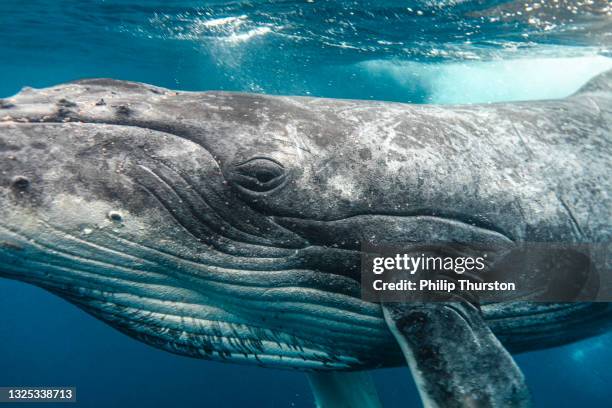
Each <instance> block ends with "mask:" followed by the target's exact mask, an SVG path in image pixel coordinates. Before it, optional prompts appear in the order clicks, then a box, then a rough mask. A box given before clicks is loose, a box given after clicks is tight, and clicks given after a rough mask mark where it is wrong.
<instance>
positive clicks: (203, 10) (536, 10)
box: [0, 0, 612, 407]
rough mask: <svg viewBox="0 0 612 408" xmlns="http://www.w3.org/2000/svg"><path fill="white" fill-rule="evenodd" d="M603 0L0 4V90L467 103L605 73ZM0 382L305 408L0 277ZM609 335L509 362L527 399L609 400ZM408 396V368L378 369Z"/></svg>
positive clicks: (294, 392)
mask: <svg viewBox="0 0 612 408" xmlns="http://www.w3.org/2000/svg"><path fill="white" fill-rule="evenodd" d="M610 56H612V11H611V9H610V4H609V2H608V1H588V2H587V1H585V2H582V1H565V0H558V1H543V0H540V1H535V2H532V1H525V0H522V1H503V0H490V1H488V0H478V1H470V0H437V1H436V0H420V1H418V0H406V1H340V0H339V1H318V0H304V1H258V0H253V1H232V2H229V1H207V0H203V1H184V0H179V1H160V0H151V1H135V0H108V1H93V0H81V1H69V0H56V1H52V0H31V1H22V2H16V1H13V0H0V97H2V96H9V95H11V94H14V93H15V92H17V91H18V90H19V89H20V88H21V87H23V86H33V87H43V86H48V85H53V84H56V83H59V82H63V81H68V80H74V79H78V78H84V77H113V78H119V79H128V80H135V81H142V82H148V83H152V84H156V85H159V86H165V87H169V88H176V89H185V90H208V89H221V90H239V91H248V92H264V93H270V94H291V95H312V96H324V97H339V98H358V99H378V100H391V101H402V102H413V103H471V102H492V101H501V100H518V99H538V98H555V97H563V96H566V95H568V94H570V93H572V92H573V91H575V90H576V89H577V88H578V87H579V86H580V85H582V84H583V83H584V82H585V81H587V80H588V79H589V78H590V77H592V76H593V75H595V74H597V73H599V72H602V71H604V70H606V69H609V68H612V59H611V58H610ZM0 311H1V312H2V320H1V324H0V386H9V385H11V386H12V385H18V386H28V385H29V386H35V385H74V386H76V387H77V388H78V398H79V402H78V404H77V406H83V407H131V406H147V407H167V406H181V407H202V406H207V407H217V406H219V407H245V406H257V407H260V406H261V407H312V406H313V399H312V396H311V394H310V391H309V389H308V384H307V382H306V380H305V377H304V375H303V374H300V373H297V372H286V371H276V370H267V369H259V368H254V367H246V366H234V365H223V364H218V363H211V362H206V361H200V360H194V359H189V358H184V357H178V356H174V355H171V354H167V353H165V352H162V351H158V350H155V349H153V348H150V347H148V346H145V345H143V344H140V343H138V342H136V341H134V340H131V339H129V338H127V337H125V336H123V335H121V334H119V333H117V332H115V331H114V330H113V329H111V328H109V327H107V326H106V325H104V324H102V323H100V322H98V321H96V320H95V319H93V318H91V317H89V316H88V315H86V314H85V313H84V312H82V311H80V310H78V309H76V308H75V307H73V306H71V305H69V304H68V303H66V302H64V301H62V300H61V299H59V298H56V297H54V296H52V295H49V294H47V293H45V292H44V291H42V290H40V289H37V288H34V287H30V286H26V285H25V284H21V283H17V282H12V281H7V280H0ZM611 346H612V336H611V335H604V336H601V337H598V338H593V339H589V340H585V341H582V342H579V343H576V344H573V345H568V346H564V347H559V348H556V349H552V350H546V351H540V352H532V353H527V354H523V355H519V356H517V360H518V363H519V364H520V366H521V368H522V369H523V370H524V372H525V374H526V376H527V378H528V382H529V385H530V387H531V390H532V392H533V396H534V400H535V402H536V406H551V407H552V406H554V407H574V406H576V405H577V404H582V405H584V406H593V407H606V406H610V405H611V404H612V390H611V388H610V384H611V383H612V372H611V370H610V368H609V367H610V363H611V362H612V347H611ZM375 380H376V382H377V385H378V388H379V392H380V394H381V397H382V399H383V402H384V403H385V406H386V407H404V406H411V405H414V406H418V404H419V402H418V401H419V399H418V396H417V394H416V389H415V387H414V385H413V384H412V380H411V379H410V374H409V372H408V369H407V368H403V369H392V370H380V371H377V372H376V373H375Z"/></svg>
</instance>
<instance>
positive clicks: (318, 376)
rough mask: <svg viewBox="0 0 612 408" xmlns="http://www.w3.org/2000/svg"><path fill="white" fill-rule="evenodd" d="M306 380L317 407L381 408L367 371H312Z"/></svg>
mask: <svg viewBox="0 0 612 408" xmlns="http://www.w3.org/2000/svg"><path fill="white" fill-rule="evenodd" d="M307 375H308V382H309V383H310V388H312V392H313V394H314V397H315V402H316V404H317V408H381V407H382V405H381V403H380V400H379V399H378V393H377V392H376V387H375V386H374V381H373V380H372V376H371V375H370V373H369V372H365V371H353V372H340V371H329V372H328V371H314V372H311V373H308V374H307Z"/></svg>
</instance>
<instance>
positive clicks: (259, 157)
mask: <svg viewBox="0 0 612 408" xmlns="http://www.w3.org/2000/svg"><path fill="white" fill-rule="evenodd" d="M256 160H268V161H271V162H273V163H275V164H277V165H278V166H280V167H281V168H282V169H284V168H285V166H283V164H282V163H281V162H279V161H278V160H275V159H273V158H271V157H266V156H254V157H251V158H250V159H247V160H245V161H242V162H240V163H236V164H234V167H240V166H243V165H245V164H248V163H250V162H253V161H256Z"/></svg>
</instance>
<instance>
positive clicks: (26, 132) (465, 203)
mask: <svg viewBox="0 0 612 408" xmlns="http://www.w3.org/2000/svg"><path fill="white" fill-rule="evenodd" d="M611 122H612V71H610V72H607V73H604V74H601V75H600V76H598V77H596V78H594V79H592V80H591V81H590V82H588V83H587V84H586V85H585V86H584V87H583V88H582V89H581V90H580V91H578V92H577V93H576V94H574V95H571V96H569V97H567V98H564V99H560V100H545V101H530V102H514V103H496V104H480V105H465V106H459V105H457V106H435V105H408V104H400V103H385V102H373V101H357V100H332V99H320V98H306V97H285V96H268V95H258V94H243V93H225V92H182V91H172V90H168V89H164V88H159V87H155V86H151V85H146V84H141V83H135V82H127V81H119V80H111V79H87V80H80V81H76V82H72V83H66V84H61V85H57V86H53V87H50V88H45V89H31V88H25V89H23V90H22V91H21V92H19V93H18V94H17V95H15V96H13V97H10V98H6V99H4V100H1V101H0V157H1V160H0V202H1V205H0V276H1V277H5V278H11V279H17V280H21V281H24V282H27V283H30V284H34V285H37V286H39V287H42V288H44V289H46V290H48V291H50V292H52V293H54V294H57V295H59V296H61V297H62V298H64V299H66V300H67V301H69V302H72V303H73V304H75V305H77V306H78V307H80V308H82V309H84V310H85V311H87V312H88V313H90V314H92V315H93V316H95V317H96V318H99V319H101V320H103V321H104V322H106V323H108V324H109V325H111V326H113V327H115V328H116V329H118V330H120V331H122V332H124V333H126V334H127V335H129V336H132V337H133V338H136V339H138V340H140V341H143V342H145V343H148V344H150V345H152V346H155V347H158V348H161V349H164V350H167V351H170V352H172V353H178V354H182V355H187V356H192V357H197V358H203V359H209V360H217V361H226V362H232V363H244V364H256V365H260V366H263V367H277V368H287V369H298V370H304V371H306V372H307V373H308V375H309V379H310V383H311V385H312V387H313V390H314V391H315V397H316V400H317V403H318V404H319V405H320V406H326V407H327V406H329V407H336V406H339V407H340V406H352V407H358V406H369V407H375V406H379V402H378V399H377V395H376V391H375V390H374V388H373V385H372V383H371V380H370V379H369V377H368V374H367V372H366V370H370V369H375V368H379V367H393V366H401V365H406V364H407V365H408V366H409V367H410V369H411V371H412V373H413V376H414V378H415V381H416V383H417V385H418V388H419V391H420V393H421V397H422V399H423V402H424V404H425V405H426V406H431V407H436V406H443V407H453V406H457V407H463V406H483V407H485V406H526V405H529V393H528V390H527V386H526V381H525V379H524V378H523V375H522V374H521V371H520V370H519V368H518V367H517V365H516V364H515V363H514V361H513V359H512V356H511V353H517V352H521V351H526V350H534V349H539V348H546V347H553V346H556V345H560V344H565V343H568V342H572V341H576V340H578V339H582V338H586V337H589V336H595V335H598V334H600V333H602V332H604V331H606V330H608V329H609V327H610V323H611V322H612V308H611V307H610V306H609V304H608V303H605V302H590V303H587V302H580V303H530V302H518V301H517V302H500V303H491V304H483V305H475V304H472V303H470V302H467V301H465V302H453V303H452V304H451V303H445V302H440V303H423V304H413V303H409V302H406V303H379V302H369V301H365V300H363V299H362V298H361V296H360V275H359V264H360V248H361V246H360V245H361V243H363V242H388V243H393V242H428V241H430V240H432V239H440V240H444V241H453V242H461V241H465V240H471V239H475V238H482V239H485V240H494V241H496V242H522V241H530V242H577V243H579V242H586V243H600V244H607V243H609V242H610V238H611V235H612V201H611V200H612V194H611V192H612V178H611V177H610V157H612V137H611V133H610V132H611V128H610V126H611ZM593 262H599V263H600V265H599V267H600V269H601V270H603V271H609V264H606V262H609V260H608V261H606V259H605V258H604V259H603V260H602V259H598V260H593ZM550 272H551V273H554V271H550Z"/></svg>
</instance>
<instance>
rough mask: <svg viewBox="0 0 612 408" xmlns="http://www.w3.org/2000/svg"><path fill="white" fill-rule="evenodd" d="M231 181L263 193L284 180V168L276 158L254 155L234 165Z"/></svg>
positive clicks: (244, 187)
mask: <svg viewBox="0 0 612 408" xmlns="http://www.w3.org/2000/svg"><path fill="white" fill-rule="evenodd" d="M232 173H233V174H232V176H233V177H232V181H233V182H234V183H235V184H237V185H238V186H240V187H242V188H243V189H246V190H249V191H254V192H257V193H263V192H266V191H270V190H273V189H275V188H276V187H278V186H280V185H281V184H282V183H283V182H284V181H285V168H284V167H283V165H282V164H280V163H279V162H277V161H276V160H272V159H269V158H266V157H255V158H253V159H250V160H247V161H245V162H242V163H240V164H237V165H235V166H234V168H233V171H232Z"/></svg>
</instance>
